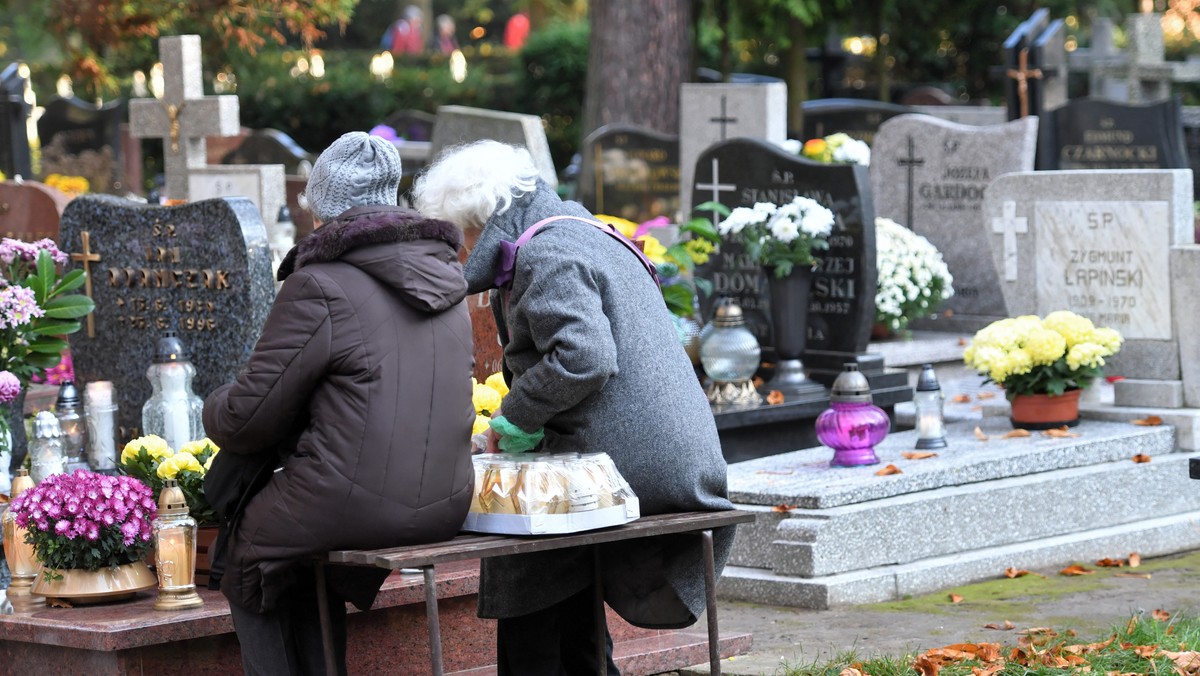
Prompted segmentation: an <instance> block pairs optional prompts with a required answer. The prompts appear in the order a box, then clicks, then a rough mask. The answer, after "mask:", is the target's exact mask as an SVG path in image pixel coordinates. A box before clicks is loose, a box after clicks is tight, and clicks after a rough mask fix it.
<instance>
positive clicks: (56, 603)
mask: <svg viewBox="0 0 1200 676" xmlns="http://www.w3.org/2000/svg"><path fill="white" fill-rule="evenodd" d="M46 605H48V606H50V607H51V608H74V607H75V606H72V605H71V602H70V601H68V600H66V599H59V598H55V597H53V596H47V597H46Z"/></svg>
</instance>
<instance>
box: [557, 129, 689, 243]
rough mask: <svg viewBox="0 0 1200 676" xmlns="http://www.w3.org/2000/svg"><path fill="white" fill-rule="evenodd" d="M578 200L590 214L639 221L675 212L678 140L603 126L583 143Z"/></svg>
mask: <svg viewBox="0 0 1200 676" xmlns="http://www.w3.org/2000/svg"><path fill="white" fill-rule="evenodd" d="M584 150H585V156H586V157H585V160H584V162H585V164H584V166H583V169H582V171H581V172H580V175H579V201H580V203H582V204H583V206H585V207H587V208H588V210H589V211H591V212H592V213H599V214H609V215H612V216H620V217H621V218H624V219H628V220H630V221H633V222H635V223H642V222H644V221H648V220H650V219H652V218H655V217H658V216H666V217H667V218H669V219H671V220H672V221H674V220H675V219H676V216H677V214H678V212H679V139H678V138H677V137H675V136H669V135H666V134H659V133H658V132H655V131H653V130H650V129H644V128H642V127H634V126H629V125H608V126H605V127H601V128H600V129H597V130H596V131H594V132H592V134H591V135H589V136H588V138H587V139H586V140H585V141H584Z"/></svg>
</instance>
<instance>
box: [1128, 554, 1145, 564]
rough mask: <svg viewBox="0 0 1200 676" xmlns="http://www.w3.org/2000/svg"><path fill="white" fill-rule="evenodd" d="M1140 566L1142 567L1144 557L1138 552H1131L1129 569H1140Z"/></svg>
mask: <svg viewBox="0 0 1200 676" xmlns="http://www.w3.org/2000/svg"><path fill="white" fill-rule="evenodd" d="M1140 565H1142V555H1141V554H1138V553H1137V552H1130V554H1129V567H1130V568H1137V567H1138V566H1140Z"/></svg>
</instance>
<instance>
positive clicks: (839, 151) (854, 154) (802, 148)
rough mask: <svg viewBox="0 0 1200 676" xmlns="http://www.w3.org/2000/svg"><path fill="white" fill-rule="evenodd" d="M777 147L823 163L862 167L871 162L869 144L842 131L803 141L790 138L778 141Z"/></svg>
mask: <svg viewBox="0 0 1200 676" xmlns="http://www.w3.org/2000/svg"><path fill="white" fill-rule="evenodd" d="M779 147H781V148H783V149H784V150H785V151H786V152H789V153H792V154H793V155H802V156H804V157H806V158H808V159H810V160H814V161H816V162H824V163H825V164H861V165H863V166H864V167H866V166H870V164H871V146H869V145H867V144H866V142H864V141H859V140H858V139H856V138H851V137H850V135H849V134H845V133H842V132H838V133H836V134H830V135H829V136H826V137H825V138H814V139H809V140H808V141H805V142H803V143H801V142H800V141H798V140H796V139H794V138H790V139H786V140H784V141H780V142H779Z"/></svg>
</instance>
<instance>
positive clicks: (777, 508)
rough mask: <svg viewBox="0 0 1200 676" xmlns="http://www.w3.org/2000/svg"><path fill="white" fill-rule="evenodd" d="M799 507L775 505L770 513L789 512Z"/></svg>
mask: <svg viewBox="0 0 1200 676" xmlns="http://www.w3.org/2000/svg"><path fill="white" fill-rule="evenodd" d="M799 506H800V505H775V506H774V507H772V508H771V511H772V512H790V511H792V510H793V509H795V508H797V507H799Z"/></svg>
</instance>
